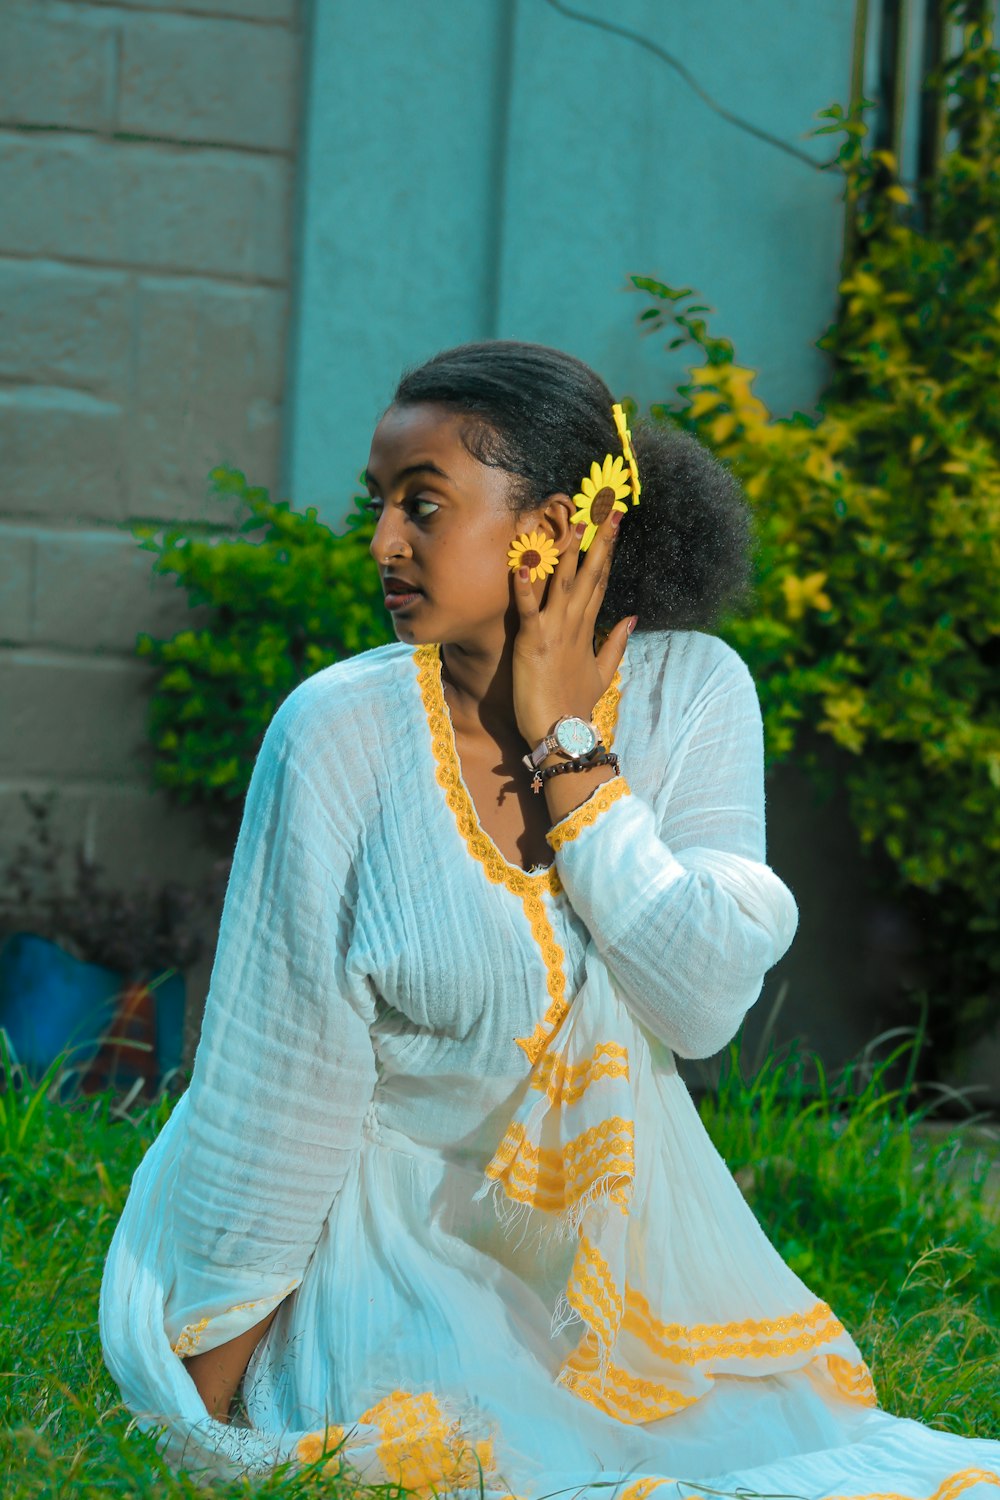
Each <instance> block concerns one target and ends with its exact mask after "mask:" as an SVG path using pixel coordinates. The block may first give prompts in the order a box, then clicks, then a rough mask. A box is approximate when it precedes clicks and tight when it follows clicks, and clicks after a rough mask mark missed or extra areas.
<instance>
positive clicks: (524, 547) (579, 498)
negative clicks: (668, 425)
mask: <svg viewBox="0 0 1000 1500" xmlns="http://www.w3.org/2000/svg"><path fill="white" fill-rule="evenodd" d="M611 415H612V416H613V417H614V419H615V427H616V428H617V430H618V436H619V438H620V439H621V445H622V456H621V457H618V458H612V456H611V454H610V453H607V454H605V456H604V462H603V463H600V464H599V463H592V464H591V466H590V473H589V475H587V477H586V478H585V479H583V480H582V482H581V484H580V493H579V494H576V495H574V496H573V500H574V503H575V504H576V506H577V509H576V510H575V511H574V513H573V515H572V516H571V518H570V519H571V520H572V521H573V522H574V524H575V523H577V522H580V521H585V522H586V524H587V529H586V531H585V532H584V533H583V537H582V539H581V541H580V551H581V552H586V550H587V548H588V547H589V546H590V544H591V542H592V541H593V540H594V537H595V536H596V535H597V528H598V527H599V526H600V524H601V522H602V521H606V520H607V518H608V516H609V515H610V514H611V512H612V511H613V510H621V511H627V510H628V506H627V505H626V504H625V501H626V500H627V499H628V497H629V495H631V496H632V504H633V505H638V504H639V492H640V489H641V486H640V484H639V469H638V467H637V465H636V461H635V454H634V452H633V451H632V434H631V433H630V432H629V430H628V425H627V424H626V421H625V413H624V411H623V410H622V408H621V407H620V406H619V405H618V403H617V402H615V404H614V406H613V407H612V408H611ZM558 562H559V551H558V548H557V547H556V544H555V542H554V541H553V540H552V538H551V537H550V536H546V534H545V532H544V531H522V533H521V535H520V536H519V537H515V539H514V541H513V543H512V545H511V547H510V549H509V550H508V553H507V565H508V567H509V568H511V569H512V570H514V569H517V568H530V570H531V571H530V573H529V574H528V577H529V579H530V580H531V582H532V583H534V582H535V580H536V578H548V576H549V574H550V573H554V572H555V570H556V567H557V565H558Z"/></svg>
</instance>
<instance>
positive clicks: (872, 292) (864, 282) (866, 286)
mask: <svg viewBox="0 0 1000 1500" xmlns="http://www.w3.org/2000/svg"><path fill="white" fill-rule="evenodd" d="M840 290H841V291H842V292H860V293H861V295H862V296H863V297H878V296H880V295H881V293H882V283H881V281H879V279H878V277H877V276H873V275H872V274H871V272H870V271H855V273H854V275H853V276H849V277H848V278H847V280H846V281H842V282H841V284H840Z"/></svg>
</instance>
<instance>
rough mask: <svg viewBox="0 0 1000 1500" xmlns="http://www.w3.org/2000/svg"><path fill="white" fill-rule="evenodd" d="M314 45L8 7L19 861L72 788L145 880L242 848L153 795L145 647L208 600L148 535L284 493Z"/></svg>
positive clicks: (132, 15) (268, 25) (2, 627)
mask: <svg viewBox="0 0 1000 1500" xmlns="http://www.w3.org/2000/svg"><path fill="white" fill-rule="evenodd" d="M300 52H301V18H300V15H299V6H298V0H160V3H155V0H123V3H120V4H108V3H78V0H73V3H65V0H5V3H4V5H3V6H2V7H0V455H2V458H0V701H2V704H3V710H2V719H0V860H2V861H3V862H4V863H6V860H7V859H8V858H9V856H10V852H11V850H12V849H13V848H15V847H16V846H17V844H18V843H19V841H20V839H21V837H22V836H23V835H24V834H25V833H26V831H27V826H28V814H27V810H26V806H25V803H24V799H23V796H22V794H23V793H24V792H29V793H36V794H37V793H41V792H46V791H49V790H54V791H55V792H56V793H57V800H56V816H55V824H56V829H57V833H58V835H59V837H60V839H61V840H63V841H65V844H66V846H67V847H68V848H71V847H72V846H74V845H75V844H76V843H77V842H79V843H81V844H82V845H83V847H84V848H85V849H86V851H87V853H88V854H89V855H90V856H91V857H93V858H96V859H97V860H99V861H100V862H101V864H102V865H103V866H104V867H105V868H106V870H107V872H108V875H109V877H110V878H111V879H113V880H114V881H115V882H118V883H121V884H122V885H127V883H128V882H129V881H130V880H131V879H133V878H135V877H136V876H148V877H150V878H155V879H160V880H167V879H175V880H188V879H194V878H198V877H199V876H200V875H201V874H203V873H204V870H205V869H206V868H207V864H208V862H209V860H210V859H211V858H213V857H218V855H219V854H220V852H224V851H220V850H218V849H213V848H211V847H210V844H209V841H208V840H207V839H206V837H205V831H204V829H203V828H202V826H201V820H200V819H198V818H197V817H195V816H194V814H189V815H187V816H184V815H179V814H178V812H177V810H176V809H174V808H173V807H172V805H171V804H170V803H169V802H168V801H167V799H166V797H165V796H164V795H162V794H160V793H158V792H156V791H154V790H152V789H151V787H152V782H151V775H150V766H151V756H150V750H149V747H148V743H147V734H146V712H147V702H148V690H149V688H150V686H151V684H152V678H153V674H152V672H151V669H150V668H149V667H148V665H147V664H145V663H144V662H141V661H140V660H139V659H138V658H137V657H136V655H135V640H136V635H137V633H138V632H139V631H150V632H151V633H152V634H153V635H155V636H169V635H172V634H173V633H174V632H175V631H176V630H177V629H179V628H180V627H181V625H182V623H183V622H184V621H185V619H186V618H187V617H188V608H187V601H186V596H185V595H184V594H183V592H182V591H180V590H179V589H178V588H177V587H176V585H175V583H174V581H173V580H172V579H163V578H156V577H154V575H153V574H152V572H151V563H152V557H151V555H150V553H149V552H144V551H142V550H141V549H140V548H139V546H138V544H137V542H136V541H135V539H134V538H133V536H132V534H131V531H130V529H129V524H130V523H131V522H133V521H136V520H143V521H163V522H170V521H175V520H179V519H183V520H195V521H199V522H204V523H206V524H207V525H210V526H215V527H220V528H226V527H228V526H231V525H232V523H233V520H234V518H233V516H232V515H218V514H214V513H213V512H212V509H211V501H210V500H209V498H208V493H207V479H206V476H207V473H208V471H209V469H210V468H211V467H212V466H213V465H214V464H216V463H220V462H234V463H237V464H238V465H239V466H240V467H241V468H243V469H244V470H245V471H246V472H247V473H248V474H249V475H251V476H252V477H253V479H254V480H255V481H256V482H259V483H264V484H273V483H275V482H276V480H277V474H278V453H279V432H280V425H281V403H282V395H283V390H284V384H285V337H286V328H287V324H288V297H289V292H288V288H289V278H290V233H291V206H292V194H293V176H294V170H295V159H296V143H297V130H298V92H299V91H298V79H299V68H300ZM229 852H231V851H229ZM211 937H212V939H213V941H214V932H213V933H212V934H211ZM210 956H211V955H209V956H208V958H207V959H206V960H205V961H204V962H203V964H202V965H201V969H202V970H205V972H203V973H202V972H195V973H193V974H192V975H191V981H192V985H191V988H193V989H195V990H197V989H198V988H199V986H200V987H201V989H202V990H203V989H204V988H205V987H207V966H208V964H209V963H210ZM191 999H192V1000H193V1001H194V1006H195V1008H196V1009H200V1006H199V999H200V997H199V996H198V995H197V994H192V995H191Z"/></svg>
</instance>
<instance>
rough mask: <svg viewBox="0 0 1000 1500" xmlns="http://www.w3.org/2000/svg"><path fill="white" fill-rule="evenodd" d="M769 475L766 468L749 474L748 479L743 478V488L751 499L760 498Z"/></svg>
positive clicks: (765, 487)
mask: <svg viewBox="0 0 1000 1500" xmlns="http://www.w3.org/2000/svg"><path fill="white" fill-rule="evenodd" d="M770 477H771V476H770V473H769V472H768V470H767V469H758V471H757V473H756V474H751V475H750V478H749V479H745V480H744V481H743V488H744V489H745V490H746V492H747V494H748V495H749V496H750V499H751V500H759V499H760V497H761V495H763V493H764V491H765V490H766V489H767V483H768V480H769V479H770Z"/></svg>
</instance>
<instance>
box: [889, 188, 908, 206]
mask: <svg viewBox="0 0 1000 1500" xmlns="http://www.w3.org/2000/svg"><path fill="white" fill-rule="evenodd" d="M885 196H886V197H887V198H888V199H889V200H890V202H892V203H909V201H910V195H909V193H908V192H907V191H906V189H905V188H902V187H900V186H899V185H898V184H897V183H894V184H893V186H892V187H891V188H886V192H885Z"/></svg>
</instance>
